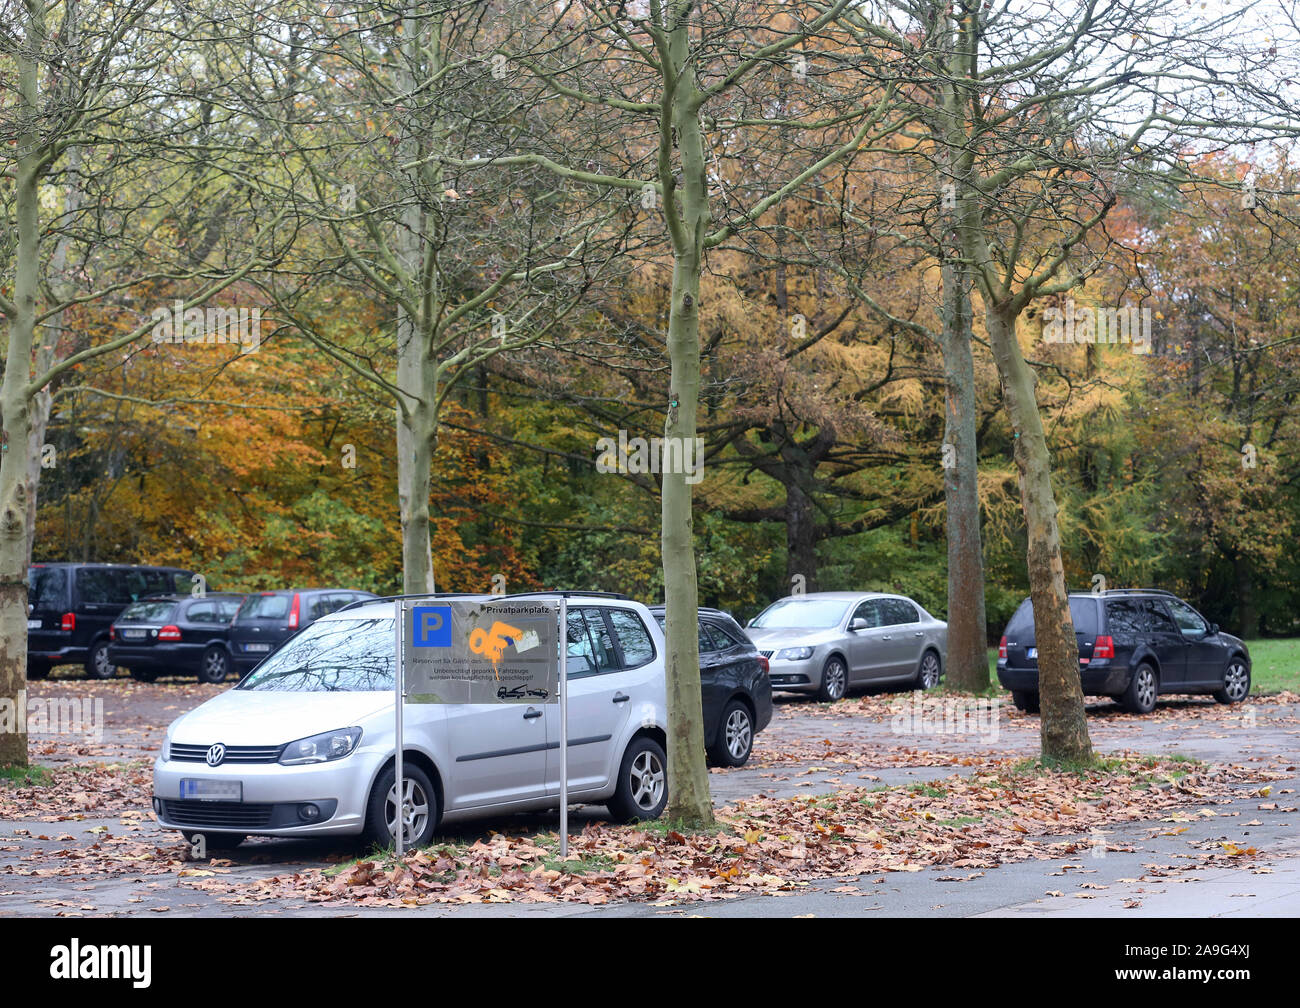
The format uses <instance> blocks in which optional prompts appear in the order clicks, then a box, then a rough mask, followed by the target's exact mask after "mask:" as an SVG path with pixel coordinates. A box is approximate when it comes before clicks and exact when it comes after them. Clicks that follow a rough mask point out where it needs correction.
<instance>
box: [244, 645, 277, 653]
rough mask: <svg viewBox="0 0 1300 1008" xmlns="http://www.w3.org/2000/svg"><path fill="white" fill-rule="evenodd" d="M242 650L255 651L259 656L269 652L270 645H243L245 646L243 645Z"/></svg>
mask: <svg viewBox="0 0 1300 1008" xmlns="http://www.w3.org/2000/svg"><path fill="white" fill-rule="evenodd" d="M244 650H245V651H256V652H258V653H259V654H260V653H262V652H266V651H270V650H271V645H270V644H245V645H244Z"/></svg>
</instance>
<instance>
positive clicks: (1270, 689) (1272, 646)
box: [989, 637, 1300, 693]
mask: <svg viewBox="0 0 1300 1008" xmlns="http://www.w3.org/2000/svg"><path fill="white" fill-rule="evenodd" d="M1246 646H1247V647H1248V648H1250V679H1251V686H1250V691H1251V692H1252V693H1276V692H1278V691H1279V690H1291V691H1292V692H1293V693H1300V637H1286V638H1280V637H1270V638H1268V639H1267V640H1253V641H1247V642H1246ZM997 665H998V650H997V648H990V649H989V678H990V679H992V681H993V684H994V685H995V686H996V685H997V681H998V669H997Z"/></svg>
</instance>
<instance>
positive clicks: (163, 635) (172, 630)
mask: <svg viewBox="0 0 1300 1008" xmlns="http://www.w3.org/2000/svg"><path fill="white" fill-rule="evenodd" d="M158 639H159V640H180V639H181V628H180V627H178V626H165V627H163V628H162V629H161V630H159V631H158Z"/></svg>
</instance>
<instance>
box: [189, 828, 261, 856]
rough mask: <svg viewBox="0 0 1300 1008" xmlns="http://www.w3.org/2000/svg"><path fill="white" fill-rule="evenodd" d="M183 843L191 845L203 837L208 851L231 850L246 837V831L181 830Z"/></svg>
mask: <svg viewBox="0 0 1300 1008" xmlns="http://www.w3.org/2000/svg"><path fill="white" fill-rule="evenodd" d="M181 836H183V837H184V838H185V843H186V844H188V845H189V846H191V847H192V846H193V845H194V844H195V843H197V842H198V838H199V837H203V846H204V847H205V848H206V849H207V850H209V851H232V850H234V849H235V848H236V847H238V846H239V845H240V844H241V843H243V842H244V841H245V840H247V839H248V834H247V833H209V832H206V831H204V830H181Z"/></svg>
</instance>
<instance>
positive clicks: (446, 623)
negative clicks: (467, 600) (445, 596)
mask: <svg viewBox="0 0 1300 1008" xmlns="http://www.w3.org/2000/svg"><path fill="white" fill-rule="evenodd" d="M412 613H413V615H414V617H415V619H414V622H415V632H414V634H412V636H411V643H412V644H413V645H414V646H415V647H451V606H446V605H441V606H415V608H414V609H413V610H412Z"/></svg>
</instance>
